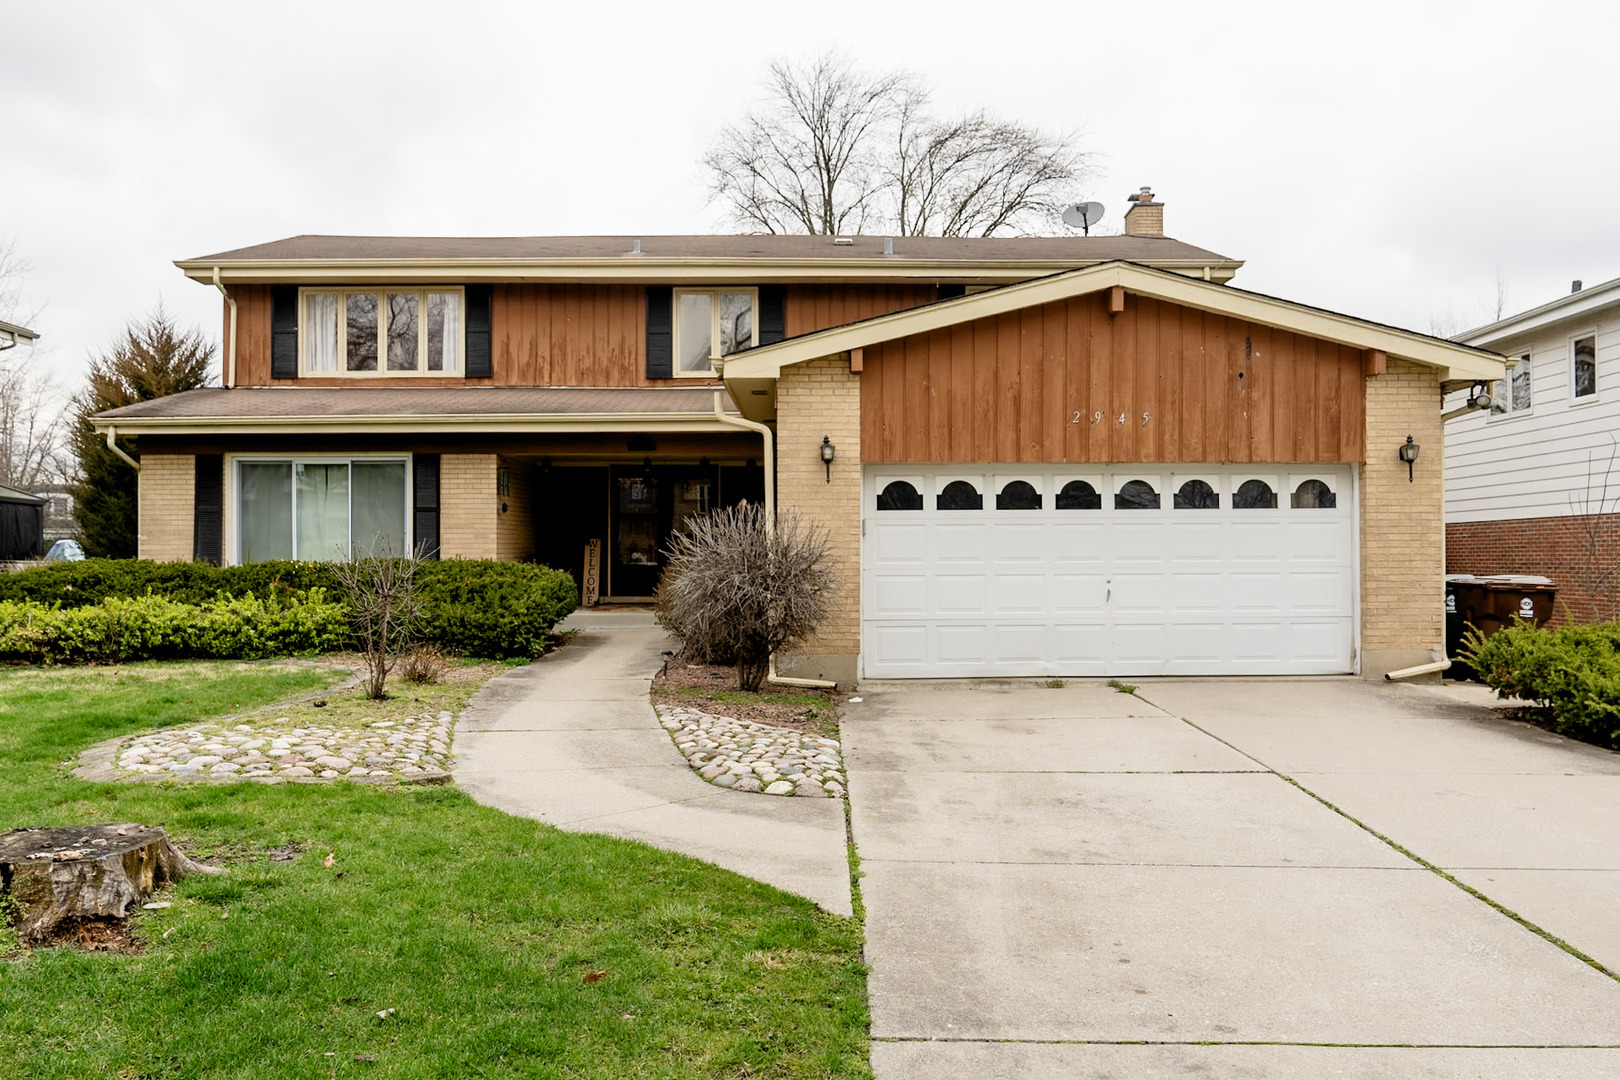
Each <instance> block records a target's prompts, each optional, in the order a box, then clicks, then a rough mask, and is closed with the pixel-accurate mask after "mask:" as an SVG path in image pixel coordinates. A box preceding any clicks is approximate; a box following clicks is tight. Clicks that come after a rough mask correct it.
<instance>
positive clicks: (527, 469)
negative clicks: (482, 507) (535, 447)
mask: <svg viewBox="0 0 1620 1080" xmlns="http://www.w3.org/2000/svg"><path fill="white" fill-rule="evenodd" d="M498 467H499V469H500V472H499V473H497V474H496V483H497V484H499V483H500V481H501V478H502V477H504V478H505V488H504V490H501V491H498V492H497V494H498V495H499V497H498V498H497V499H496V506H495V557H496V558H497V559H506V560H507V561H509V562H526V561H528V560H530V559H532V558H534V468H533V467H532V466H530V465H528V464H527V463H525V462H521V461H518V460H516V459H514V458H509V457H502V458H501V459H500V461H499V462H498ZM502 506H505V508H506V509H505V510H502V509H501V507H502Z"/></svg>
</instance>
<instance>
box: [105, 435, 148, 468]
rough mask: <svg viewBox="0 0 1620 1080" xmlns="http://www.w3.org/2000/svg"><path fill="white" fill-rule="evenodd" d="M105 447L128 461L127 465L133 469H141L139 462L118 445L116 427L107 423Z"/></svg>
mask: <svg viewBox="0 0 1620 1080" xmlns="http://www.w3.org/2000/svg"><path fill="white" fill-rule="evenodd" d="M107 449H109V450H111V451H112V452H113V453H115V454H117V455H118V456H119V457H121V458H123V459H124V460H125V461H127V462H128V463H129V467H130V468H132V469H134V470H135V471H136V472H140V471H141V463H140V462H138V461H136V460H135V459H134V458H132V457H130V456H129V455H128V454H126V453H124V449H123V447H121V446H119V445H118V428H116V427H115V426H113V425H112V424H108V425H107Z"/></svg>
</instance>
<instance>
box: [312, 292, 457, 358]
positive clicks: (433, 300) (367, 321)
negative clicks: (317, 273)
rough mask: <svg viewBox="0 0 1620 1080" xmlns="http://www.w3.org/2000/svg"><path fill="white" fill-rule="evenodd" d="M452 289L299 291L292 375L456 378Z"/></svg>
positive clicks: (454, 301)
mask: <svg viewBox="0 0 1620 1080" xmlns="http://www.w3.org/2000/svg"><path fill="white" fill-rule="evenodd" d="M461 310H462V292H461V290H460V289H458V288H431V289H415V288H404V289H400V288H395V289H304V290H303V292H302V296H301V304H300V311H299V319H298V336H299V368H298V373H299V374H300V375H337V376H347V375H355V376H361V375H371V376H376V375H459V374H461V356H462V318H461Z"/></svg>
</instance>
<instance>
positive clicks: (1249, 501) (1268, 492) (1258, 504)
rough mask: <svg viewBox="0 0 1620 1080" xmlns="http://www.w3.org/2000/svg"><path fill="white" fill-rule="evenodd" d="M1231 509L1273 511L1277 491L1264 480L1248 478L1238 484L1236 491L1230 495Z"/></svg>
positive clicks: (1275, 504) (1275, 505)
mask: <svg viewBox="0 0 1620 1080" xmlns="http://www.w3.org/2000/svg"><path fill="white" fill-rule="evenodd" d="M1232 509H1234V510H1275V509H1277V491H1276V489H1275V488H1274V487H1272V485H1271V483H1268V482H1267V481H1265V480H1261V479H1259V478H1257V477H1256V478H1250V479H1248V480H1245V481H1243V483H1241V484H1239V485H1238V486H1237V490H1236V491H1234V492H1233V493H1232Z"/></svg>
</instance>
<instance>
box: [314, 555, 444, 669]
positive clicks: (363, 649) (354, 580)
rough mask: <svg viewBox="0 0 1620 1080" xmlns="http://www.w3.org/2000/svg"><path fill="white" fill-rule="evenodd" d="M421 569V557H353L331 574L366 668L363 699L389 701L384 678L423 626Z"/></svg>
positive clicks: (335, 567)
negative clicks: (419, 591) (418, 584)
mask: <svg viewBox="0 0 1620 1080" xmlns="http://www.w3.org/2000/svg"><path fill="white" fill-rule="evenodd" d="M421 564H422V553H421V552H420V551H414V552H412V553H411V554H410V555H407V556H404V557H396V556H393V555H391V554H389V553H387V552H386V551H384V552H383V553H382V554H370V555H359V554H352V555H351V556H350V558H348V559H346V560H344V561H342V562H339V563H336V564H334V566H333V568H332V574H333V576H334V577H336V578H337V581H338V585H339V586H340V587H341V588H342V589H343V592H344V594H345V597H346V599H347V600H348V604H349V622H350V625H352V626H353V627H354V637H355V641H356V643H357V644H358V645H359V646H360V655H361V657H362V658H363V659H364V661H365V666H366V675H365V690H366V696H367V697H369V698H371V699H373V700H380V699H382V698H385V697H387V696H388V675H389V673H390V672H392V671H393V670H394V665H395V664H396V663H397V662H398V661H399V657H400V653H402V652H404V651H405V650H406V649H408V648H409V647H410V645H411V641H412V635H413V634H414V632H415V630H416V627H417V625H418V624H419V623H420V622H421V618H422V599H421V597H420V596H419V595H417V589H416V571H417V568H418V567H419V566H421Z"/></svg>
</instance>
